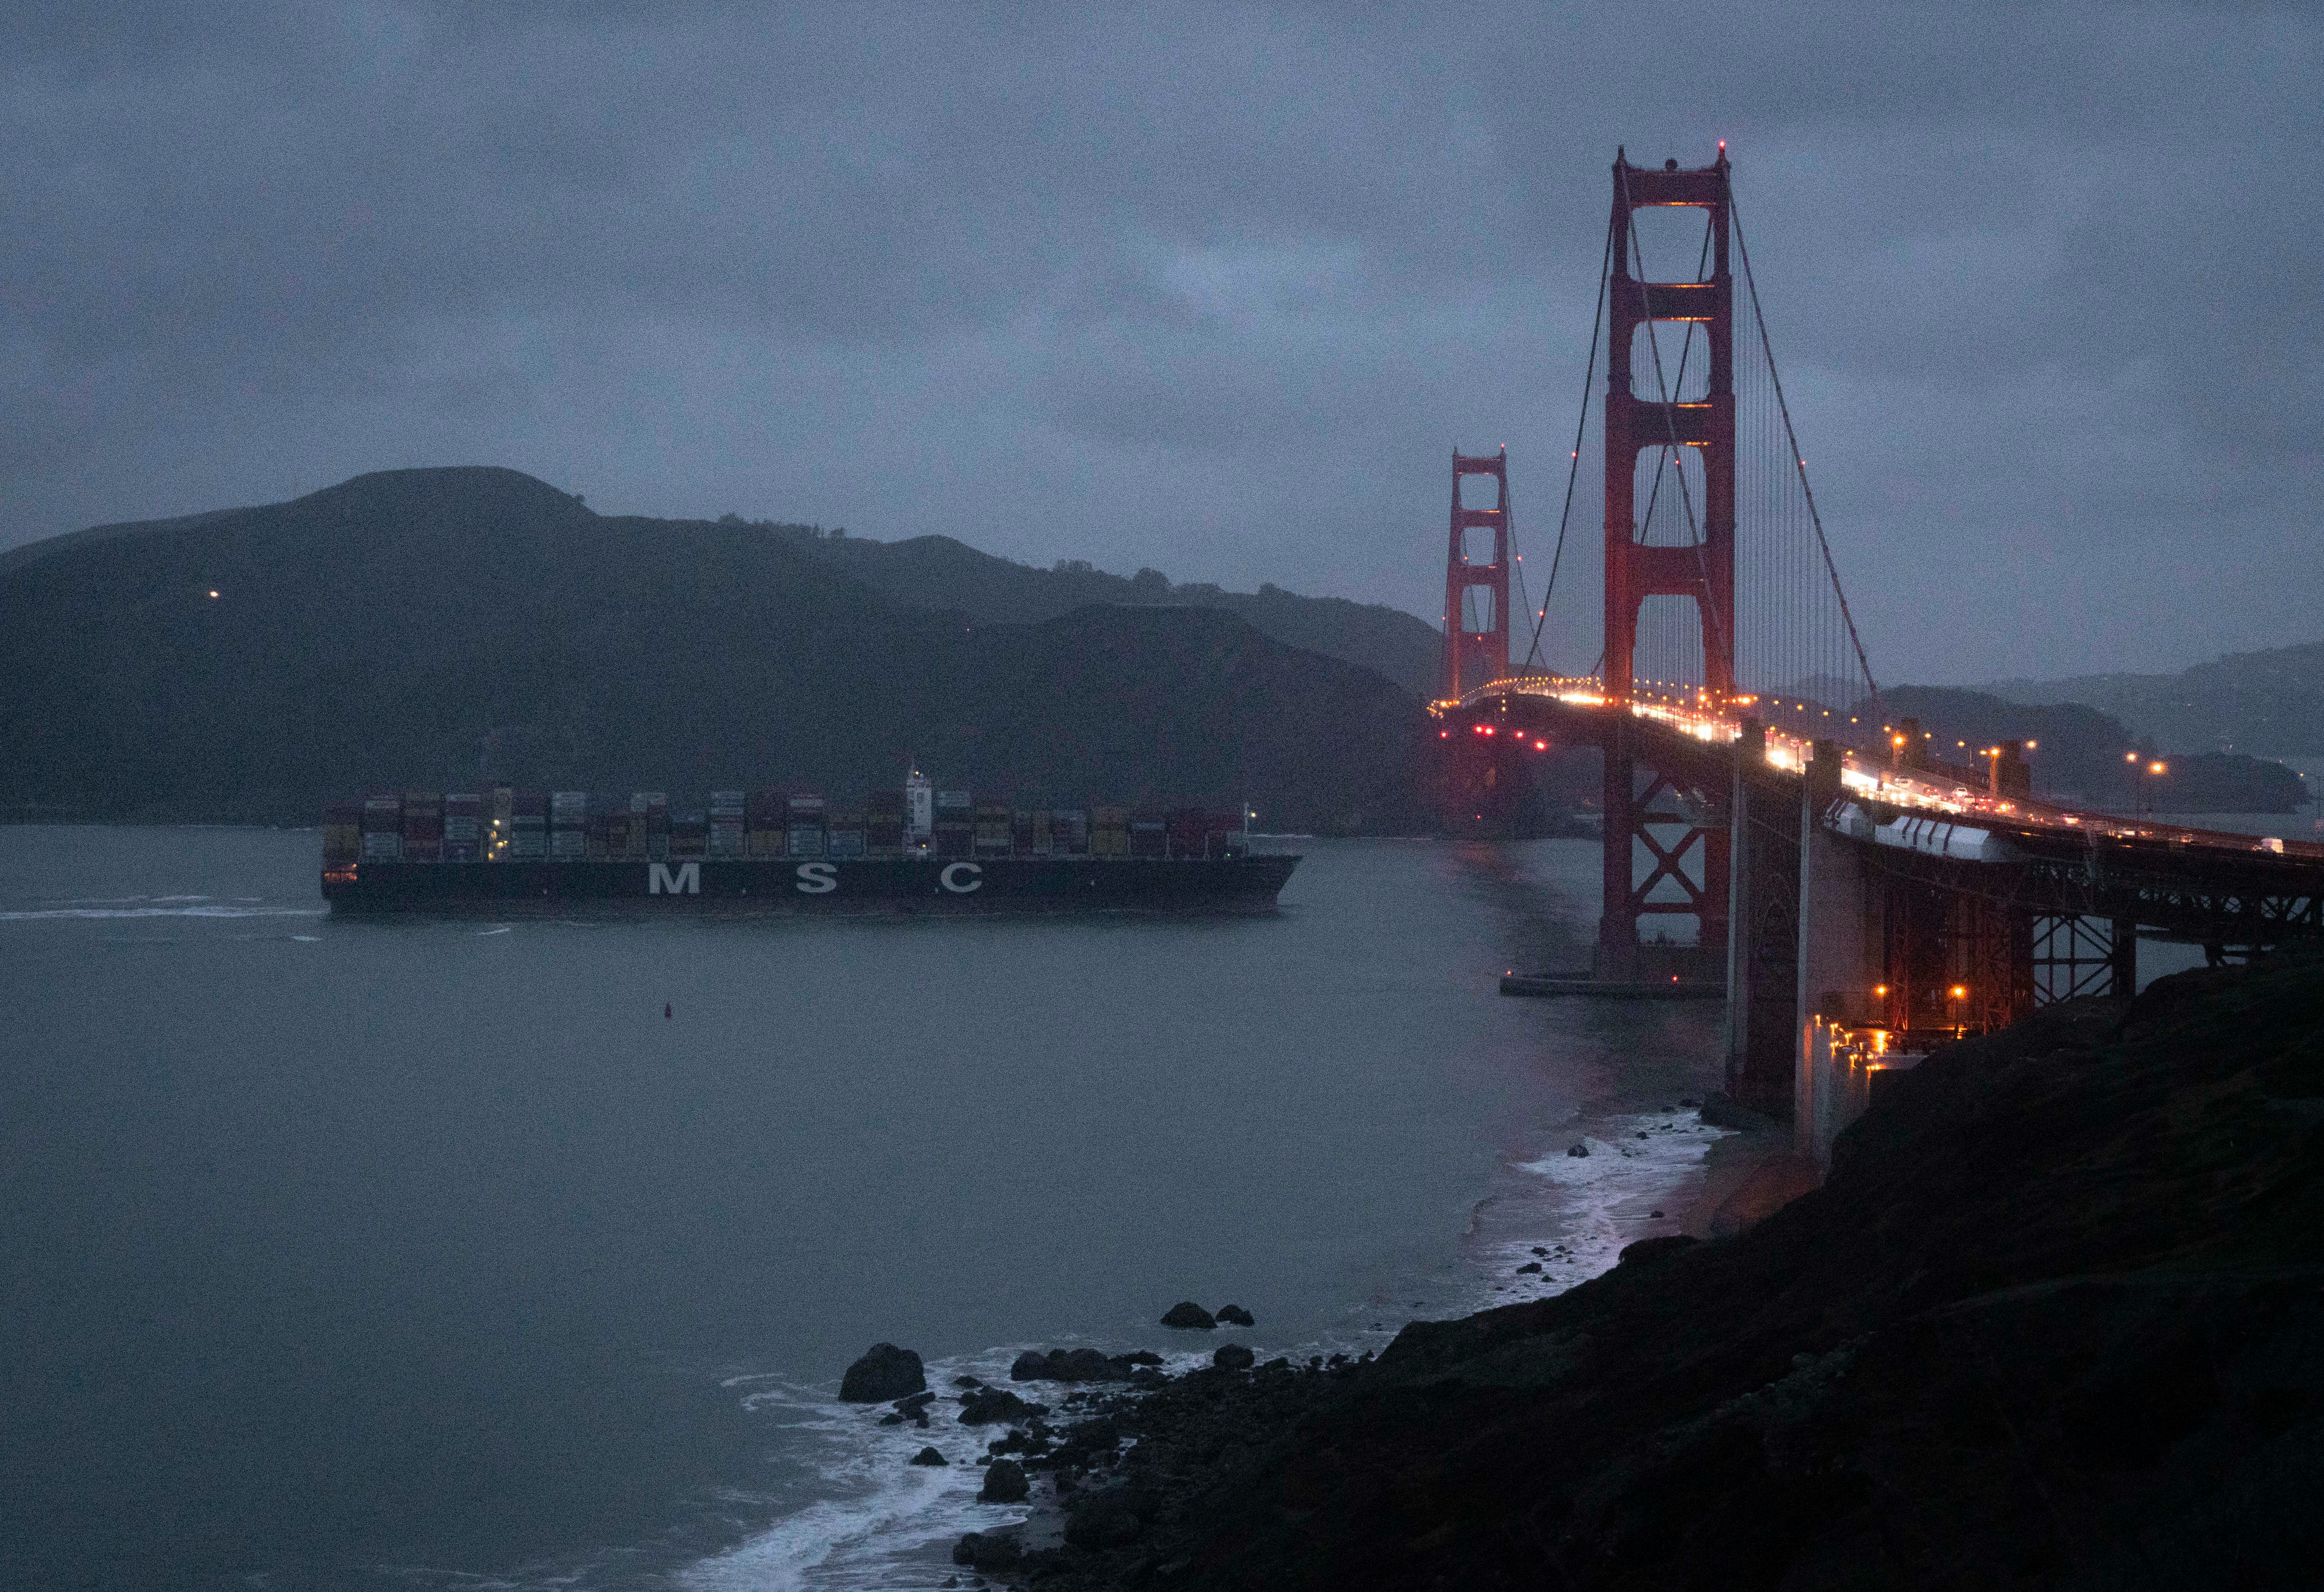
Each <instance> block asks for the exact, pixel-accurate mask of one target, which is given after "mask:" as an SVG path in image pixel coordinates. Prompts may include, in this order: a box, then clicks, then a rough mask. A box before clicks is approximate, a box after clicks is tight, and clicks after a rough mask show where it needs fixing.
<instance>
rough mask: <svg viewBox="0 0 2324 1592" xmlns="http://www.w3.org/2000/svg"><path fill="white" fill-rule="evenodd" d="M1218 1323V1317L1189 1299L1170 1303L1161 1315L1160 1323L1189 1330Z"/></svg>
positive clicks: (1211, 1326) (1209, 1326) (1213, 1325)
mask: <svg viewBox="0 0 2324 1592" xmlns="http://www.w3.org/2000/svg"><path fill="white" fill-rule="evenodd" d="M1218 1324H1219V1319H1218V1318H1217V1317H1216V1316H1213V1314H1211V1312H1210V1311H1208V1310H1204V1309H1203V1307H1202V1306H1200V1305H1198V1304H1196V1303H1195V1302H1194V1300H1190V1299H1188V1300H1179V1301H1178V1302H1177V1303H1176V1304H1174V1305H1172V1306H1171V1307H1170V1308H1169V1310H1167V1311H1166V1312H1164V1314H1163V1317H1162V1325H1164V1326H1165V1327H1179V1328H1187V1329H1189V1330H1191V1329H1194V1328H1205V1329H1207V1328H1213V1327H1216V1326H1217V1325H1218Z"/></svg>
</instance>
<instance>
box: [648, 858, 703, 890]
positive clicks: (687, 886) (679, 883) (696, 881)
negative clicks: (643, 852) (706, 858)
mask: <svg viewBox="0 0 2324 1592" xmlns="http://www.w3.org/2000/svg"><path fill="white" fill-rule="evenodd" d="M646 868H647V872H646V893H647V894H648V895H699V894H701V893H702V865H701V864H700V863H698V862H690V863H680V864H678V872H677V873H676V874H672V873H671V872H670V871H669V864H668V863H649V864H647V865H646Z"/></svg>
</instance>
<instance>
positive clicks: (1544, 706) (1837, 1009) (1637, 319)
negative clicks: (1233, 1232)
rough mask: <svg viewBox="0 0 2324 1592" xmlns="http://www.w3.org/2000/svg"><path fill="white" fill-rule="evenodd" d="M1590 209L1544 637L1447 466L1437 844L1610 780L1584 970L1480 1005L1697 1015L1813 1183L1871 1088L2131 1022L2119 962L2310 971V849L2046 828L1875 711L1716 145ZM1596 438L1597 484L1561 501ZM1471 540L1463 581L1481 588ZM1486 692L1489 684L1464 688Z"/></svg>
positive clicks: (1458, 466) (2025, 806) (1631, 175)
mask: <svg viewBox="0 0 2324 1592" xmlns="http://www.w3.org/2000/svg"><path fill="white" fill-rule="evenodd" d="M1612 186H1613V209H1612V215H1611V218H1610V220H1609V226H1608V229H1607V238H1606V251H1605V259H1604V264H1603V267H1602V272H1601V277H1600V294H1599V316H1598V319H1597V321H1596V325H1595V328H1594V329H1593V338H1592V344H1591V363H1590V368H1589V370H1588V372H1587V374H1585V375H1584V378H1583V385H1584V394H1583V403H1582V406H1581V412H1580V416H1579V418H1578V420H1577V423H1576V432H1575V438H1574V447H1573V450H1572V467H1571V472H1570V474H1569V477H1568V481H1567V486H1566V492H1565V506H1564V510H1563V514H1561V516H1560V523H1559V530H1558V540H1557V551H1556V552H1555V553H1554V555H1553V557H1552V560H1551V568H1550V575H1549V578H1548V580H1547V582H1546V584H1545V589H1544V592H1543V595H1542V598H1541V601H1540V602H1539V604H1538V605H1535V603H1533V602H1532V601H1531V599H1530V598H1529V597H1525V596H1524V595H1523V593H1524V583H1523V576H1522V572H1523V569H1524V566H1523V565H1522V563H1520V562H1519V561H1518V560H1517V554H1516V553H1515V551H1514V550H1513V547H1512V544H1511V532H1512V527H1511V525H1510V523H1509V514H1508V487H1507V468H1508V467H1507V460H1506V453H1504V454H1503V455H1501V456H1498V457H1495V458H1471V457H1469V456H1463V455H1460V454H1457V453H1456V454H1455V455H1454V460H1453V467H1454V471H1455V474H1454V482H1453V486H1454V498H1453V513H1452V541H1451V548H1450V553H1449V556H1448V561H1447V576H1446V602H1445V610H1446V625H1445V636H1446V641H1445V677H1444V686H1443V695H1442V696H1441V697H1440V699H1438V700H1437V701H1435V702H1434V703H1432V704H1431V711H1432V712H1433V713H1434V715H1435V716H1436V718H1437V721H1438V722H1437V729H1438V735H1439V737H1440V746H1441V747H1442V749H1443V751H1444V752H1445V754H1446V759H1445V764H1444V767H1445V769H1446V773H1445V784H1444V795H1445V802H1446V815H1447V817H1448V818H1449V819H1452V820H1454V822H1455V825H1456V827H1465V826H1487V825H1490V824H1492V823H1494V822H1495V821H1496V820H1500V821H1506V819H1507V818H1508V814H1509V813H1510V812H1512V811H1513V810H1515V808H1516V806H1517V803H1518V802H1519V801H1520V800H1521V799H1522V797H1523V795H1524V792H1525V791H1526V786H1527V784H1528V782H1529V778H1530V774H1531V765H1532V764H1533V763H1534V759H1535V756H1536V755H1537V754H1540V753H1543V752H1549V751H1556V750H1561V749H1572V748H1581V747H1594V748H1596V749H1597V751H1598V752H1599V754H1600V755H1601V756H1602V758H1603V766H1604V773H1603V778H1602V782H1601V785H1600V802H1601V806H1602V815H1603V819H1604V828H1603V841H1602V846H1603V850H1602V865H1603V881H1602V883H1603V899H1604V906H1603V912H1602V915H1601V917H1600V923H1599V933H1598V936H1597V940H1596V945H1595V948H1594V958H1593V966H1592V967H1591V970H1590V973H1589V975H1588V976H1586V977H1585V976H1572V977H1550V976H1545V977H1540V978H1513V979H1511V980H1508V981H1506V982H1505V985H1504V987H1505V988H1506V989H1509V990H1510V993H1555V994H1572V993H1602V994H1617V995H1643V994H1646V993H1651V992H1660V993H1664V994H1671V993H1679V994H1701V995H1714V996H1720V997H1723V999H1724V1001H1725V1003H1726V1013H1727V1023H1726V1033H1727V1073H1728V1080H1729V1090H1730V1092H1731V1093H1732V1094H1734V1095H1735V1096H1736V1097H1738V1098H1739V1099H1741V1100H1743V1101H1744V1102H1745V1103H1746V1104H1748V1105H1751V1106H1756V1107H1757V1108H1759V1109H1761V1110H1764V1111H1766V1112H1769V1113H1770V1114H1772V1115H1778V1116H1785V1117H1789V1118H1791V1119H1792V1120H1793V1121H1794V1125H1795V1131H1796V1132H1797V1134H1799V1137H1800V1143H1801V1146H1802V1148H1803V1149H1804V1150H1807V1151H1810V1152H1813V1153H1815V1154H1817V1155H1819V1156H1821V1155H1822V1154H1824V1153H1826V1152H1828V1150H1829V1147H1830V1143H1831V1136H1832V1134H1835V1133H1836V1132H1837V1131H1838V1129H1839V1128H1840V1126H1841V1125H1844V1124H1845V1123H1846V1122H1847V1121H1848V1120H1850V1119H1851V1118H1852V1116H1853V1115H1854V1114H1855V1113H1857V1112H1858V1111H1860V1110H1861V1109H1862V1108H1863V1106H1864V1105H1865V1103H1866V1102H1867V1100H1868V1098H1869V1097H1870V1095H1871V1092H1872V1090H1873V1089H1874V1088H1877V1085H1878V1080H1879V1079H1880V1078H1884V1077H1887V1076H1893V1074H1894V1073H1895V1070H1896V1069H1898V1068H1899V1067H1900V1066H1901V1065H1904V1064H1906V1063H1907V1062H1908V1061H1909V1060H1910V1059H1912V1058H1913V1057H1915V1056H1917V1055H1918V1054H1921V1053H1925V1051H1927V1049H1928V1048H1929V1047H1930V1046H1931V1045H1932V1044H1933V1043H1936V1042H1940V1041H1948V1040H1950V1039H1953V1038H1956V1037H1959V1036H1960V1035H1963V1034H1966V1033H1972V1032H1981V1031H1983V1030H1986V1029H1988V1028H1992V1027H1996V1026H1998V1025H2000V1024H2003V1023H2009V1022H2011V1021H2014V1020H2015V1019H2016V1018H2017V1017H2020V1016H2023V1015H2024V1014H2026V1013H2027V1012H2029V1011H2031V1010H2033V1009H2034V1008H2036V1007H2038V1006H2041V1005H2044V1004H2051V1003H2052V1002H2056V1001H2061V1000H2067V999H2071V998H2075V997H2078V996H2085V995H2099V996H2107V997H2112V998H2126V997H2127V996H2128V995H2130V994H2131V992H2132V991H2133V989H2134V988H2135V984H2136V977H2137V941H2138V939H2140V938H2141V937H2142V936H2144V937H2145V938H2148V939H2175V940H2181V941H2188V942H2192V943H2198V944H2202V945H2205V946H2207V947H2209V948H2212V949H2213V950H2214V952H2215V953H2217V952H2218V951H2221V950H2225V949H2264V948H2267V947H2270V946H2273V945H2276V944H2280V943H2282V942H2283V941H2285V940H2288V939H2324V846H2317V845H2311V844H2305V843H2300V842H2287V841H2284V840H2281V839H2263V838H2255V837H2252V836H2247V835H2234V834H2224V833H2213V832H2208V831H2200V830H2193V829H2188V828H2182V827H2180V826H2176V825H2172V826H2169V827H2167V828H2166V827H2163V826H2160V825H2158V824H2156V823H2154V822H2153V821H2151V820H2145V819H2124V818H2117V817H2106V816H2098V815H2090V814H2086V813H2082V812H2080V811H2070V810H2064V809H2061V808H2059V807H2057V806H2054V805H2052V804H2049V803H2045V802H2043V801H2039V800H2037V799H2035V798H2034V796H2033V785H2032V778H2031V770H2030V768H2029V766H2028V764H2026V763H2025V761H2024V755H2023V754H2024V750H2025V748H2024V746H2022V745H2019V744H2016V743H2005V744H2004V745H2000V746H1997V747H1992V748H1988V749H1987V753H1986V760H1985V763H1984V765H1983V766H1981V767H1978V766H1969V765H1966V764H1953V763H1949V762H1946V761H1944V760H1943V759H1941V758H1939V757H1935V756H1932V755H1931V754H1930V753H1929V750H1928V747H1927V745H1926V740H1925V738H1924V737H1923V736H1922V734H1921V731H1920V727H1919V726H1918V725H1916V724H1914V723H1912V722H1911V721H1910V720H1908V719H1892V718H1891V717H1889V716H1888V715H1887V714H1886V712H1885V711H1884V710H1883V708H1882V706H1881V699H1880V694H1879V690H1878V688H1877V684H1876V683H1875V681H1874V680H1873V677H1872V671H1871V666H1870V662H1869V660H1868V659H1867V656H1866V654H1865V650H1864V647H1863V644H1862V643H1861V641H1860V640H1859V639H1858V634H1857V631H1856V625H1855V621H1854V618H1853V616H1852V615H1851V613H1850V612H1849V606H1848V599H1847V595H1846V593H1845V591H1844V590H1843V589H1842V588H1841V584H1840V575H1839V569H1838V565H1837V563H1836V561H1835V560H1834V559H1833V557H1832V554H1831V547H1830V545H1829V543H1828V541H1826V539H1825V536H1824V532H1823V526H1822V523H1821V517H1820V516H1819V514H1818V513H1817V510H1816V504H1815V499H1814V496H1813V494H1812V491H1811V490H1810V487H1809V483H1808V474H1807V464H1806V460H1805V458H1804V457H1803V453H1802V451H1801V448H1800V444H1799V440H1798V438H1797V436H1796V435H1795V434H1794V430H1793V427H1792V423H1791V418H1790V415H1789V412H1788V409H1787V406H1786V404H1785V403H1784V393H1783V386H1782V383H1781V380H1780V378H1779V376H1778V375H1777V373H1776V370H1775V357H1774V351H1773V345H1772V341H1771V339H1770V338H1769V337H1768V334H1767V329H1766V319H1765V317H1764V315H1763V314H1762V313H1761V310H1760V303H1759V294H1758V289H1757V283H1756V282H1754V281H1753V279H1752V273H1751V256H1750V250H1749V247H1748V244H1747V243H1746V241H1745V235H1744V231H1743V227H1742V222H1741V218H1740V216H1739V214H1738V209H1737V205H1736V198H1735V192H1734V186H1733V175H1732V171H1731V168H1730V167H1729V163H1728V161H1727V157H1726V152H1725V147H1724V145H1722V146H1721V147H1720V153H1719V155H1718V158H1717V159H1716V160H1715V161H1714V162H1712V163H1711V164H1710V165H1708V166H1703V167H1698V168H1693V169H1690V170H1681V169H1680V168H1679V166H1678V163H1677V162H1674V161H1670V162H1664V164H1663V166H1662V168H1661V169H1660V170H1659V171H1656V170H1651V169H1646V168H1642V167H1637V166H1633V165H1631V164H1630V163H1629V162H1628V159H1627V157H1626V156H1623V155H1618V156H1617V157H1616V160H1615V162H1614V167H1613V185H1612ZM1674 218H1688V224H1691V225H1695V226H1699V227H1700V228H1701V230H1700V233H1699V234H1695V233H1692V232H1687V231H1684V230H1683V227H1680V228H1674V226H1673V220H1674ZM1674 231H1676V232H1677V233H1678V236H1676V237H1675V239H1674V237H1673V234H1674ZM1650 236H1651V237H1653V238H1654V239H1655V240H1656V254H1655V260H1656V262H1657V263H1661V262H1664V261H1667V260H1669V259H1670V258H1671V251H1670V245H1671V244H1672V243H1673V242H1674V241H1675V242H1676V243H1677V244H1678V245H1681V252H1680V253H1679V255H1677V259H1676V264H1677V266H1678V267H1679V268H1678V269H1675V270H1671V269H1665V270H1662V271H1659V272H1650V271H1649V270H1648V269H1647V264H1648V250H1647V247H1646V244H1647V241H1648V239H1649V237H1650ZM1688 255H1692V275H1691V276H1690V275H1688V274H1687V272H1686V270H1685V267H1686V265H1687V264H1688V263H1689V262H1688V258H1687V256H1688ZM1730 260H1731V261H1732V263H1733V264H1734V265H1737V266H1739V267H1740V270H1739V273H1737V272H1732V271H1730ZM1746 310H1748V319H1747V318H1746V315H1745V311H1746ZM1738 320H1739V321H1742V322H1743V326H1744V329H1745V330H1746V332H1747V334H1748V335H1747V336H1746V337H1745V338H1742V339H1739V343H1740V346H1739V347H1738V338H1737V337H1736V335H1735V334H1736V329H1737V323H1738ZM1601 336H1602V338H1603V339H1604V347H1605V349H1606V384H1605V389H1604V392H1603V393H1602V395H1600V394H1599V393H1597V391H1596V388H1595V381H1596V376H1597V349H1598V347H1599V342H1598V339H1599V338H1600V337H1601ZM1593 399H1596V400H1597V402H1596V403H1595V404H1594V406H1593V403H1592V402H1591V401H1592V400H1593ZM1593 418H1594V419H1595V420H1596V421H1597V423H1598V426H1599V430H1600V450H1599V463H1600V465H1601V467H1602V468H1601V469H1600V471H1599V472H1597V475H1598V479H1597V480H1596V481H1595V482H1592V481H1591V479H1590V477H1589V475H1588V474H1586V473H1585V472H1584V471H1583V470H1582V457H1583V452H1584V442H1585V440H1586V435H1587V431H1588V428H1589V425H1590V423H1591V420H1592V419H1593ZM1470 472H1474V473H1482V474H1489V475H1490V476H1492V477H1496V478H1497V479H1498V480H1499V483H1500V491H1499V496H1498V499H1497V502H1496V504H1495V505H1494V507H1493V508H1490V509H1488V508H1485V507H1484V506H1482V505H1479V506H1477V507H1466V508H1464V507H1463V505H1462V495H1461V486H1462V477H1463V475H1464V473H1470ZM1590 490H1596V491H1599V492H1600V493H1601V494H1602V496H1601V499H1600V505H1599V506H1600V507H1601V508H1602V511H1603V514H1602V529H1603V542H1602V551H1603V563H1602V569H1603V587H1602V590H1601V592H1600V597H1601V598H1602V606H1599V605H1593V606H1599V613H1598V615H1597V617H1598V618H1599V620H1600V626H1601V628H1600V636H1601V637H1602V642H1603V651H1602V653H1600V660H1599V662H1598V663H1597V664H1596V665H1594V666H1592V667H1591V669H1590V670H1588V671H1582V672H1578V673H1569V674H1560V673H1558V672H1555V671H1552V670H1550V669H1548V668H1546V667H1545V666H1544V665H1543V663H1542V662H1541V659H1542V651H1543V643H1544V636H1545V631H1546V630H1547V629H1548V625H1549V618H1550V615H1551V613H1552V612H1553V608H1554V598H1555V596H1556V593H1557V590H1558V587H1557V578H1558V572H1559V570H1560V569H1561V568H1562V567H1563V562H1564V560H1565V557H1566V544H1567V537H1566V531H1567V529H1568V527H1569V525H1570V524H1571V523H1572V522H1573V520H1574V519H1575V504H1576V501H1577V497H1580V498H1582V499H1583V500H1584V514H1585V516H1586V510H1587V504H1586V498H1587V495H1588V492H1589V491H1590ZM1480 527H1481V528H1484V529H1489V530H1490V531H1491V532H1492V534H1493V545H1492V548H1491V551H1490V559H1489V561H1488V560H1482V559H1477V558H1476V555H1477V554H1478V553H1479V552H1480V551H1483V543H1482V541H1480V540H1479V539H1478V538H1477V532H1478V531H1479V529H1480ZM1471 560H1475V561H1473V562H1472V561H1471ZM1512 571H1514V572H1516V574H1517V585H1518V590H1519V593H1520V605H1521V606H1520V607H1519V608H1518V609H1516V610H1512V608H1511V607H1510V606H1509V603H1508V583H1509V578H1510V575H1511V572H1512ZM1496 583H1498V584H1496ZM1571 585H1572V583H1571V582H1569V589H1571ZM1479 588H1481V589H1482V590H1484V591H1486V592H1489V594H1490V610H1489V614H1490V618H1491V619H1492V620H1494V621H1497V622H1502V623H1504V624H1505V623H1506V620H1507V616H1508V615H1509V614H1510V613H1511V612H1513V611H1515V612H1522V613H1524V614H1525V615H1526V616H1527V617H1529V618H1530V619H1531V620H1532V622H1533V623H1532V626H1531V629H1532V637H1531V643H1530V645H1529V646H1528V647H1527V649H1526V653H1525V654H1524V656H1523V658H1522V659H1521V660H1519V659H1517V658H1516V657H1515V656H1514V655H1513V654H1514V647H1513V644H1512V643H1511V642H1510V640H1509V637H1508V633H1507V632H1506V631H1504V632H1502V633H1501V634H1495V632H1494V630H1493V628H1492V627H1491V625H1488V624H1486V623H1483V621H1484V619H1485V618H1486V616H1487V608H1486V606H1484V604H1483V603H1482V602H1481V601H1472V600H1471V597H1470V595H1469V594H1470V593H1471V590H1472V589H1479ZM1572 606H1573V605H1572V603H1571V602H1569V603H1568V605H1567V608H1568V609H1570V608H1572ZM1557 611H1558V612H1559V613H1560V615H1561V619H1562V621H1563V622H1564V623H1566V624H1568V625H1571V628H1572V630H1573V631H1574V632H1576V633H1580V634H1586V625H1583V624H1582V623H1581V616H1579V615H1574V614H1569V613H1568V612H1567V610H1566V609H1559V610H1557ZM1551 639H1552V640H1553V641H1555V640H1557V639H1559V638H1558V637H1557V636H1555V635H1554V634H1553V635H1552V636H1551ZM1496 663H1499V665H1500V666H1501V671H1500V673H1499V677H1498V678H1495V679H1491V680H1481V681H1480V680H1479V679H1478V678H1477V675H1478V673H1479V671H1488V672H1489V671H1491V669H1492V668H1493V667H1494V665H1495V664H1496Z"/></svg>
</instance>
